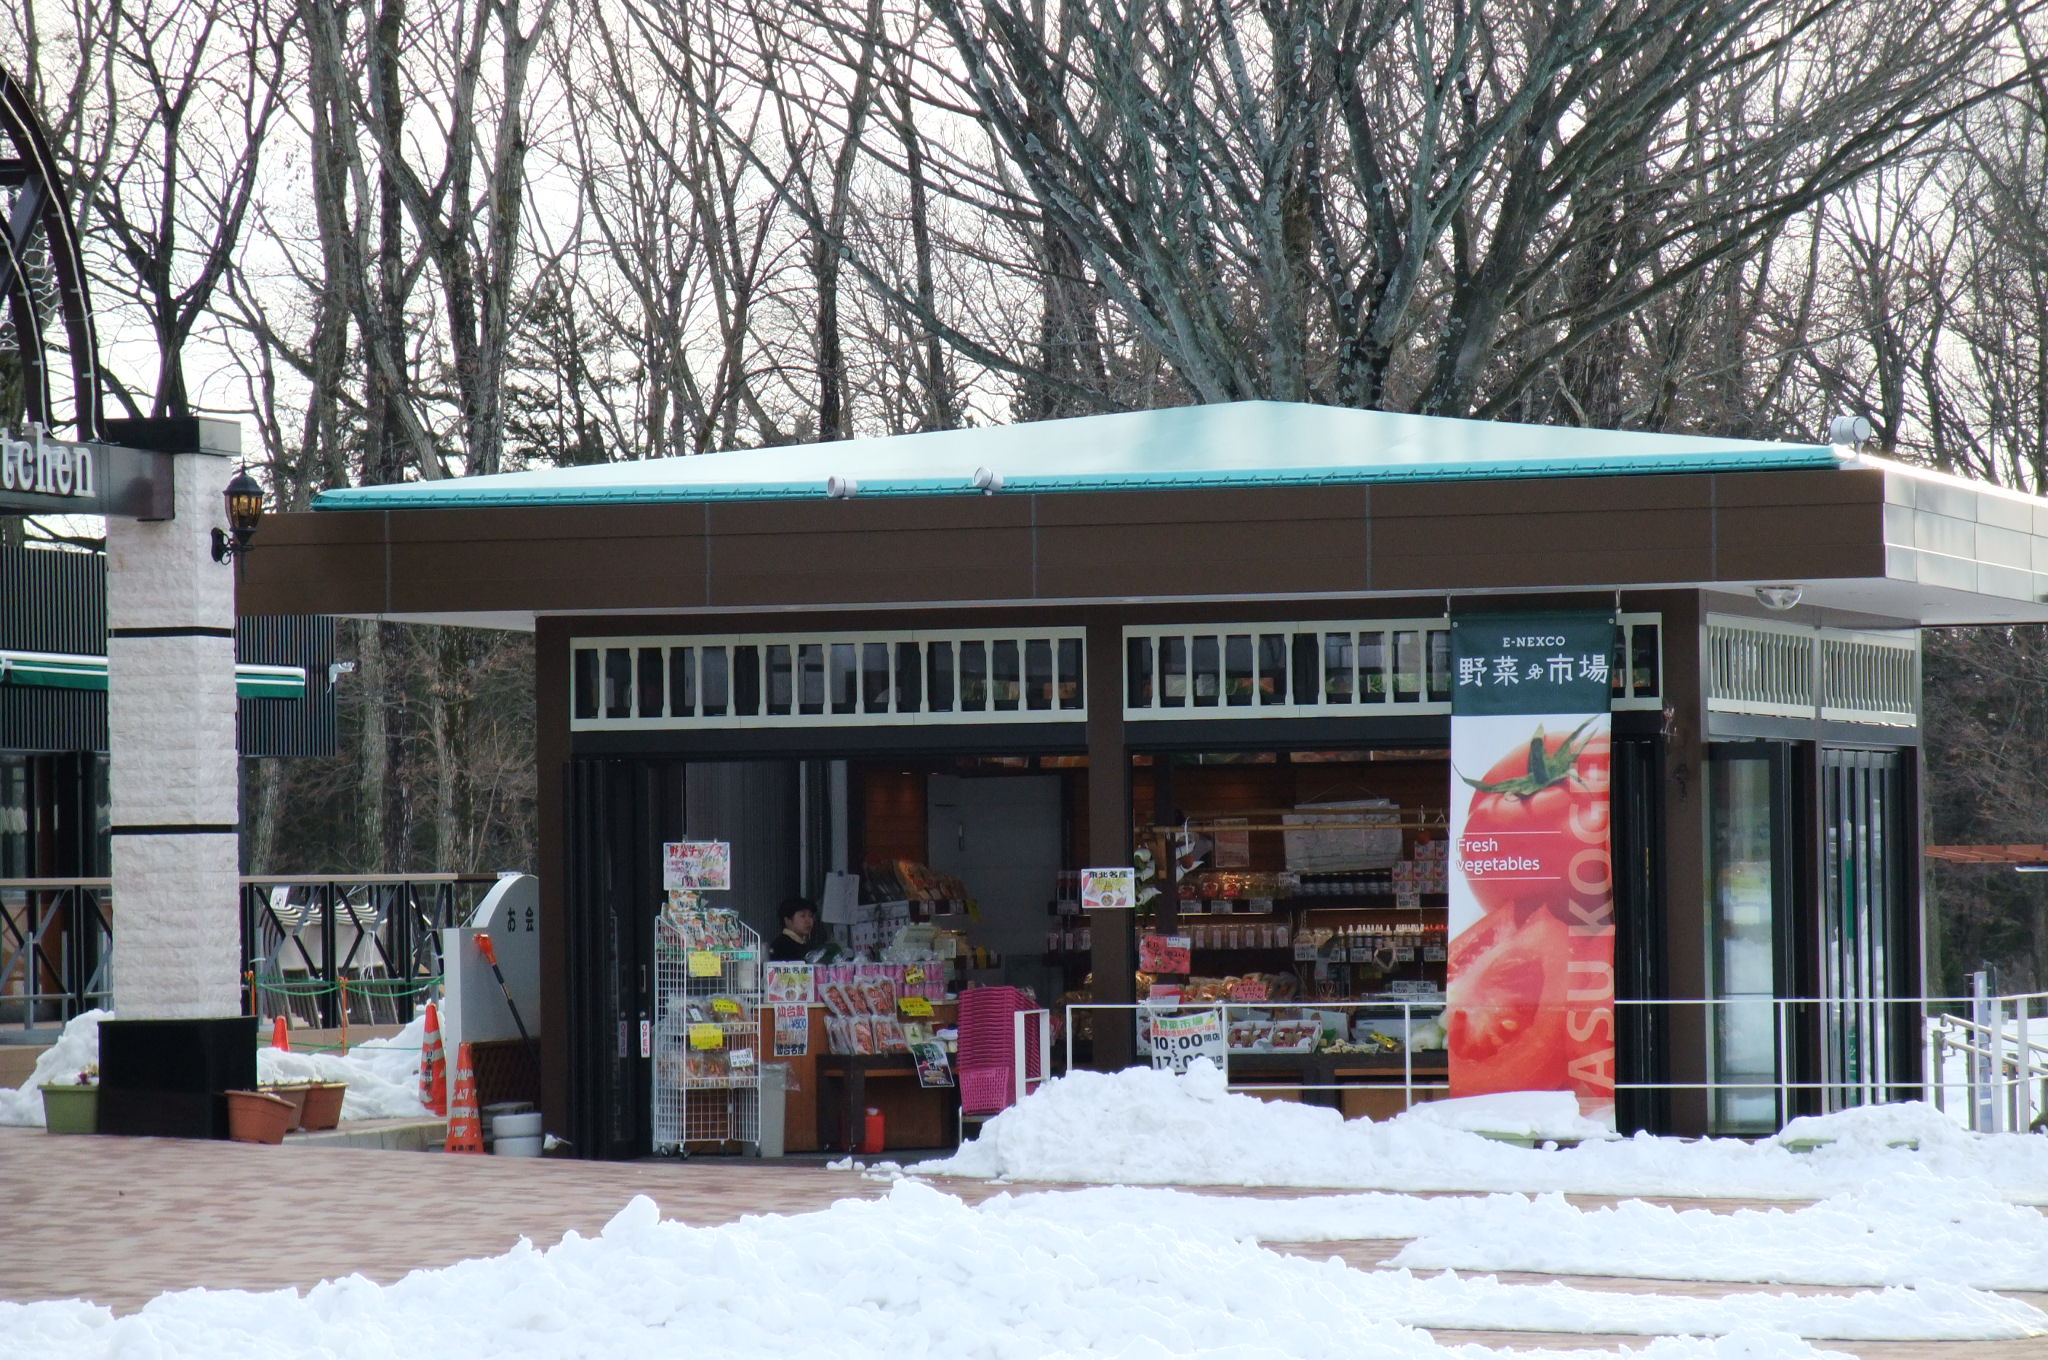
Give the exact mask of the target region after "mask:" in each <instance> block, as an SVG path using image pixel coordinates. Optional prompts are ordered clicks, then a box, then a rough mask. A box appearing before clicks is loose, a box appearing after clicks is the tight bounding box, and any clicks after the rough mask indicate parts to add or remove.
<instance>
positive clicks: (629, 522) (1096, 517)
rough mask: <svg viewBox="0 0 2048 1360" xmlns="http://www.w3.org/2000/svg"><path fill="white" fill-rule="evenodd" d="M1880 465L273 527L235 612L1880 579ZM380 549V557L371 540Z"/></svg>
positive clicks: (247, 567) (392, 517)
mask: <svg viewBox="0 0 2048 1360" xmlns="http://www.w3.org/2000/svg"><path fill="white" fill-rule="evenodd" d="M1883 505H1884V485H1883V478H1882V474H1880V473H1876V472H1864V471H1855V472H1840V471H1810V472H1809V471H1790V472H1768V473H1740V474H1718V475H1706V474H1702V475H1694V476H1668V477H1666V476H1656V477H1575V478H1542V479H1527V480H1521V481H1513V482H1498V481H1495V482H1435V483H1426V484H1424V483H1417V484H1387V485H1380V486H1375V487H1363V486H1348V487H1285V488H1262V489H1250V490H1245V489H1234V490H1179V491H1156V492H1071V493H1063V494H1057V495H1042V496H1001V495H998V496H956V497H923V498H909V497H903V498H881V497H878V498H875V499H873V500H869V501H862V500H860V499H858V498H855V499H853V500H850V501H827V500H824V499H822V498H820V499H818V500H813V501H802V502H756V503H738V504H721V505H626V506H574V507H559V508H558V507H530V508H528V507H521V508H508V509H460V510H433V511H422V510H411V511H392V512H375V511H344V512H335V513H326V514H318V515H314V514H282V515H275V516H272V517H270V518H269V519H268V520H266V521H265V522H264V525H263V528H262V530H261V532H260V534H259V538H258V551H255V552H251V553H250V554H248V556H247V557H246V558H245V559H244V560H243V577H242V582H241V590H240V607H241V609H242V611H243V612H244V613H249V614H262V613H308V612H321V613H379V612H390V613H451V612H462V611H469V610H476V611H482V610H535V611H541V612H588V611H596V610H605V609H679V610H680V609H704V608H715V609H732V610H748V609H762V610H772V609H777V608H790V607H799V608H801V607H819V606H827V605H872V606H875V607H878V608H886V607H888V606H892V605H901V604H934V605H945V604H947V603H960V604H971V603H972V602H975V601H981V600H1035V599H1046V600H1075V599H1100V600H1118V599H1133V598H1147V597H1150V598H1160V597H1171V596H1176V595H1179V596H1205V595H1224V596H1269V597H1274V598H1278V599H1286V598H1289V597H1294V596H1301V595H1316V594H1334V595H1343V594H1362V593H1366V592H1380V593H1384V592H1393V591H1400V592H1414V593H1417V594H1428V593H1432V592H1436V591H1442V590H1452V589H1455V590H1466V591H1471V590H1482V591H1483V590H1489V589H1503V590H1506V589H1520V590H1531V589H1535V590H1541V589H1557V590H1571V589H1578V588H1591V589H1599V588H1610V587H1628V586H1631V585H1637V584H1641V585H1657V584H1671V585H1687V584H1709V583H1712V582H1715V581H1743V580H1755V579H1770V578H1774V577H1785V578H1798V577H1807V578H1812V577H1830V578H1841V577H1859V576H1864V577H1868V576H1882V575H1883V572H1884V546H1883ZM387 536H388V541H387Z"/></svg>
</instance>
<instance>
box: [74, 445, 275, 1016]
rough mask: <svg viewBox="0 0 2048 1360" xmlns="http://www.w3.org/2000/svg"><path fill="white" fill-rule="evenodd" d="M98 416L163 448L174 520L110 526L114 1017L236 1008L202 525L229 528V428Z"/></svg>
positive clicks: (225, 603)
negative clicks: (173, 489)
mask: <svg viewBox="0 0 2048 1360" xmlns="http://www.w3.org/2000/svg"><path fill="white" fill-rule="evenodd" d="M131 424H132V425H133V426H135V427H137V428H135V429H132V430H123V429H121V428H120V427H121V426H124V425H131ZM109 426H110V429H109V433H110V434H111V435H112V436H113V437H114V438H115V439H116V440H117V441H118V442H122V443H129V444H141V443H143V440H144V439H145V438H146V439H147V441H148V444H147V446H148V447H153V448H156V449H158V450H161V451H164V452H169V453H173V454H175V455H176V457H175V459H174V460H173V461H174V463H175V465H176V478H177V496H176V507H177V508H176V513H175V517H174V518H172V519H168V520H156V521H132V520H121V519H109V520H108V521H107V743H108V745H107V749H108V770H107V773H108V780H109V784H110V786H111V788H110V792H111V796H112V797H111V801H112V804H113V871H114V873H113V877H114V894H113V912H114V920H113V930H114V957H113V992H114V1011H115V1014H116V1015H118V1016H119V1017H120V1018H121V1019H122V1020H124V1021H127V1020H189V1019H206V1018H213V1017H224V1016H237V1015H240V1014H241V1010H242V1004H241V994H240V981H239V979H240V973H241V924H240V908H239V905H238V887H237V876H238V873H239V868H240V866H239V863H238V854H239V852H238V845H239V838H238V834H237V823H238V822H239V821H240V808H239V801H240V798H239V782H238V779H237V769H236V758H235V754H236V746H235V735H236V734H235V711H236V705H235V599H234V571H233V569H232V567H231V566H225V565H222V564H220V563H217V562H215V561H214V560H213V557H212V553H211V531H212V530H213V529H214V528H215V527H216V526H222V527H224V526H225V524H226V512H225V510H224V508H223V505H222V501H221V488H222V487H224V486H226V484H227V482H228V479H229V478H230V477H232V476H233V475H234V472H235V463H234V461H233V459H234V457H235V456H236V455H237V454H239V452H240V450H241V432H240V429H239V427H237V426H235V425H233V424H231V423H228V422H225V421H216V420H168V421H167V420H152V421H136V422H120V421H114V422H109ZM143 427H146V429H145V428H143ZM124 436H126V437H124ZM137 436H141V438H138V437H137Z"/></svg>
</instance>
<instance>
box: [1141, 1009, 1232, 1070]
mask: <svg viewBox="0 0 2048 1360" xmlns="http://www.w3.org/2000/svg"><path fill="white" fill-rule="evenodd" d="M1197 1058H1207V1059H1208V1060H1209V1061H1210V1062H1213V1063H1215V1064H1216V1065H1217V1066H1218V1067H1221V1066H1223V1012H1222V1011H1197V1012H1196V1013H1195V1014H1193V1015H1155V1016H1153V1017H1152V1066H1153V1067H1155V1068H1158V1069H1160V1070H1162V1071H1167V1072H1185V1071H1187V1070H1188V1064H1189V1063H1191V1062H1193V1061H1194V1060H1195V1059H1197Z"/></svg>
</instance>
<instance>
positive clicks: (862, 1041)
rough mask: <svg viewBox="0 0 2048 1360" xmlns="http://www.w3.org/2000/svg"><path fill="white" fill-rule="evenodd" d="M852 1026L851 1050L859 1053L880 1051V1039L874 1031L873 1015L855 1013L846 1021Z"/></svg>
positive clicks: (865, 1053)
mask: <svg viewBox="0 0 2048 1360" xmlns="http://www.w3.org/2000/svg"><path fill="white" fill-rule="evenodd" d="M848 1023H849V1024H850V1025H851V1027H852V1033H853V1051H854V1052H855V1053H858V1054H861V1055H867V1054H871V1053H879V1052H881V1051H882V1044H881V1039H880V1037H879V1036H877V1035H876V1033H875V1020H874V1017H873V1016H869V1015H856V1016H854V1017H853V1019H852V1020H851V1021H849V1022H848Z"/></svg>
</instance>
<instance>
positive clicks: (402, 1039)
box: [0, 1011, 427, 1127]
mask: <svg viewBox="0 0 2048 1360" xmlns="http://www.w3.org/2000/svg"><path fill="white" fill-rule="evenodd" d="M113 1015H114V1013H113V1012H112V1011H87V1012H86V1013H85V1014H83V1015H81V1016H79V1017H78V1018H77V1019H75V1020H73V1021H71V1022H70V1023H69V1024H67V1025H65V1026H64V1032H63V1033H62V1034H61V1035H60V1036H59V1037H58V1039H57V1042H56V1043H55V1044H52V1045H51V1046H50V1048H49V1049H48V1050H46V1051H45V1052H44V1053H43V1056H42V1057H40V1058H38V1059H36V1067H35V1072H34V1073H33V1074H32V1075H31V1076H30V1077H29V1079H28V1081H26V1082H25V1083H23V1085H22V1087H21V1089H20V1090H18V1091H10V1090H8V1089H7V1088H5V1087H0V1124H30V1125H34V1126H36V1127H41V1126H42V1123H43V1094H42V1092H41V1091H40V1090H39V1089H37V1088H39V1087H40V1086H41V1085H42V1083H44V1082H46V1081H70V1080H73V1079H74V1078H75V1077H76V1076H77V1075H78V1073H79V1072H80V1071H81V1070H82V1069H84V1068H86V1067H89V1066H94V1065H96V1064H97V1063H98V1062H99V1060H100V1021H102V1020H111V1019H112V1018H113ZM425 1028H426V1021H425V1019H424V1018H422V1019H418V1020H414V1021H413V1022H412V1023H411V1024H409V1025H407V1026H406V1027H405V1028H404V1029H402V1030H400V1031H399V1032H398V1033H397V1034H394V1035H392V1036H391V1037H390V1038H389V1039H368V1040H365V1041H364V1042H362V1043H360V1044H357V1045H355V1046H354V1047H353V1048H351V1049H350V1050H349V1051H348V1052H347V1053H345V1054H344V1053H281V1052H279V1051H278V1050H277V1049H274V1048H271V1047H268V1046H267V1045H266V1046H264V1047H260V1048H258V1049H257V1050H256V1080H257V1081H258V1082H260V1083H265V1084H268V1083H273V1082H295V1081H341V1082H347V1083H348V1093H347V1095H346V1096H344V1097H343V1099H342V1107H341V1117H342V1118H344V1119H400V1118H424V1117H425V1116H426V1114H427V1108H426V1106H424V1105H422V1104H420V1099H419V1080H420V1076H419V1074H420V1042H421V1036H422V1034H423V1033H424V1031H425Z"/></svg>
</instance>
